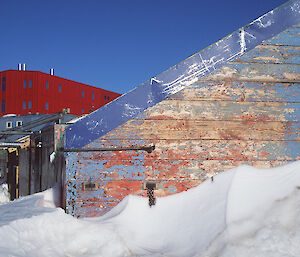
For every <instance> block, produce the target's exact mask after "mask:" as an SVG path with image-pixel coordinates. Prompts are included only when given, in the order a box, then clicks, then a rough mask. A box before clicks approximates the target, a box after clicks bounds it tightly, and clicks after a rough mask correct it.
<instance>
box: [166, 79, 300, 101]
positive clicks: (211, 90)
mask: <svg viewBox="0 0 300 257" xmlns="http://www.w3.org/2000/svg"><path fill="white" fill-rule="evenodd" d="M168 99H169V100H180V99H184V100H190V101H204V100H206V101H210V100H224V101H239V102H266V101H268V102H300V83H281V84H280V83H248V82H237V81H227V82H202V83H201V82H199V83H194V84H193V85H191V86H189V87H188V88H186V89H185V90H182V91H180V92H178V93H177V94H175V95H173V96H171V97H169V98H168Z"/></svg>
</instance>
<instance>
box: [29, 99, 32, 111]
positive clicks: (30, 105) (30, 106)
mask: <svg viewBox="0 0 300 257" xmlns="http://www.w3.org/2000/svg"><path fill="white" fill-rule="evenodd" d="M31 108H32V102H31V101H28V109H29V110H30V109H31Z"/></svg>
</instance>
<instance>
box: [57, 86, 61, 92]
mask: <svg viewBox="0 0 300 257" xmlns="http://www.w3.org/2000/svg"><path fill="white" fill-rule="evenodd" d="M58 92H59V93H61V85H58Z"/></svg>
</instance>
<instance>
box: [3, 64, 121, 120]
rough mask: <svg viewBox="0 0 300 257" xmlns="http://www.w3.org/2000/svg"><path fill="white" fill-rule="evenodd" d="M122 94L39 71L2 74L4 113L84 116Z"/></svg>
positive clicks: (11, 71) (10, 71)
mask: <svg viewBox="0 0 300 257" xmlns="http://www.w3.org/2000/svg"><path fill="white" fill-rule="evenodd" d="M119 96H120V94H118V93H115V92H111V91H108V90H104V89H101V88H97V87H93V86H89V85H85V84H82V83H79V82H75V81H72V80H68V79H64V78H61V77H57V76H54V75H51V74H47V73H43V72H40V71H26V70H21V69H20V68H19V70H6V71H2V72H0V103H1V113H0V115H1V116H2V115H5V114H11V113H13V114H18V115H24V114H28V113H55V112H61V111H62V110H63V109H68V108H69V109H70V113H71V114H75V115H82V114H86V113H89V112H91V111H93V110H96V109H98V108H99V107H101V106H103V105H105V104H107V103H108V102H110V101H112V100H113V99H115V98H117V97H119Z"/></svg>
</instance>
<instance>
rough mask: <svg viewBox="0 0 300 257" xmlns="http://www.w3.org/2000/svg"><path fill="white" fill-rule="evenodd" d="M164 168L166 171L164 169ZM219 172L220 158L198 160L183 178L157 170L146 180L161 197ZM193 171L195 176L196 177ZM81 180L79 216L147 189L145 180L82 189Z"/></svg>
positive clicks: (266, 164) (263, 165) (101, 211)
mask: <svg viewBox="0 0 300 257" xmlns="http://www.w3.org/2000/svg"><path fill="white" fill-rule="evenodd" d="M284 163H286V161H278V160H276V161H253V162H248V163H245V162H244V161H236V160H234V161H231V160H226V161H223V162H222V163H221V164H222V165H223V167H224V170H227V169H231V168H234V167H236V166H237V165H242V164H249V165H252V166H254V167H258V168H270V167H276V166H279V165H282V164H284ZM206 170H209V171H210V173H207V171H206ZM161 171H163V168H162V169H161ZM219 172H221V171H220V162H219V161H216V160H205V161H203V162H201V163H199V164H198V166H197V167H195V166H193V167H186V168H185V170H184V169H183V170H182V171H181V175H182V176H181V177H179V176H178V175H177V176H176V177H175V178H174V174H170V173H158V175H159V176H155V174H152V176H148V177H147V178H145V180H151V181H154V182H155V183H156V186H157V190H155V196H156V197H162V196H167V195H171V194H174V193H178V192H182V191H186V190H188V189H190V188H193V187H195V186H197V185H199V184H200V183H201V182H203V180H206V179H210V177H211V176H213V175H215V174H217V173H219ZM193 174H194V175H195V176H194V177H193ZM199 174H202V177H199ZM86 181H89V180H86ZM81 183H82V181H76V185H75V186H76V187H77V192H78V197H77V199H76V202H75V208H76V216H77V217H89V216H99V215H102V214H104V213H106V212H107V211H108V210H109V209H111V208H112V207H114V206H115V205H117V204H118V203H119V202H120V201H121V200H122V199H123V198H124V197H125V196H126V195H128V194H134V195H142V196H146V190H145V188H144V187H143V184H144V181H138V180H134V179H133V180H123V179H121V180H118V179H113V180H111V181H105V182H102V183H100V184H99V189H98V190H96V191H84V190H81ZM211 183H213V181H212V182H211Z"/></svg>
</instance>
